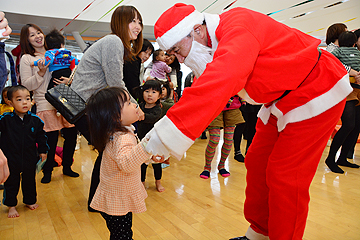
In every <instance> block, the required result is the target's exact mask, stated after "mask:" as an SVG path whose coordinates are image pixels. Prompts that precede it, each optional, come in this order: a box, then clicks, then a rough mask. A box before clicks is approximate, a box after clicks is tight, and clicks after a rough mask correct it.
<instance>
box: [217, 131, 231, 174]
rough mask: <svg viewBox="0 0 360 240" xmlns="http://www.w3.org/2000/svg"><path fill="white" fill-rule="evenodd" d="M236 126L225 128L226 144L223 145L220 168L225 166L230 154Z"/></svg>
mask: <svg viewBox="0 0 360 240" xmlns="http://www.w3.org/2000/svg"><path fill="white" fill-rule="evenodd" d="M234 130H235V126H227V127H225V128H224V144H223V145H222V147H221V158H220V163H219V165H218V169H222V168H224V165H225V161H226V159H227V157H228V156H229V153H230V150H231V147H232V144H233V137H234Z"/></svg>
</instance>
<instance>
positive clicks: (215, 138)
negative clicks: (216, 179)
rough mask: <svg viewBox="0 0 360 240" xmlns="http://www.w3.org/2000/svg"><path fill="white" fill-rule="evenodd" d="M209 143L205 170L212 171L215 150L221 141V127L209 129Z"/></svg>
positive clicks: (206, 151)
mask: <svg viewBox="0 0 360 240" xmlns="http://www.w3.org/2000/svg"><path fill="white" fill-rule="evenodd" d="M208 130H209V136H210V139H209V142H208V145H207V146H206V150H205V167H204V169H205V170H208V171H209V172H210V171H211V161H212V160H213V158H214V155H215V150H216V147H217V145H218V144H219V140H220V128H219V127H209V128H208Z"/></svg>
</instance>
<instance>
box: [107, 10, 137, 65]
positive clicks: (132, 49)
mask: <svg viewBox="0 0 360 240" xmlns="http://www.w3.org/2000/svg"><path fill="white" fill-rule="evenodd" d="M135 17H137V18H138V19H139V20H140V22H141V23H140V24H141V31H140V33H139V34H138V36H137V38H136V39H135V40H130V36H129V23H131V22H132V21H133V19H134V18H135ZM110 28H111V33H112V34H115V35H117V36H118V37H119V38H120V39H121V41H122V43H123V45H124V49H125V53H124V60H125V61H131V60H132V59H134V57H136V56H137V55H138V54H139V52H140V51H141V48H142V45H143V35H142V32H143V31H142V30H143V28H144V26H143V21H142V18H141V15H140V13H139V11H138V10H137V9H136V8H135V7H133V6H126V5H124V6H120V7H117V8H116V9H115V11H114V12H113V14H112V17H111V22H110Z"/></svg>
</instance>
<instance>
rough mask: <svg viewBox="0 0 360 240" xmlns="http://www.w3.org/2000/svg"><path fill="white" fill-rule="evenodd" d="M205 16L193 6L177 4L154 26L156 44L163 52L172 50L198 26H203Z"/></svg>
mask: <svg viewBox="0 0 360 240" xmlns="http://www.w3.org/2000/svg"><path fill="white" fill-rule="evenodd" d="M203 21H204V15H203V14H202V13H200V12H199V11H197V10H195V7H194V6H192V5H186V4H184V3H176V4H175V5H174V6H172V7H171V8H169V9H168V10H166V11H165V12H164V13H163V14H162V15H161V16H160V18H159V19H158V20H157V21H156V23H155V25H154V34H155V38H156V42H157V43H158V44H159V46H160V48H161V49H163V50H167V49H170V48H171V47H172V46H174V44H175V43H177V42H179V41H180V40H182V39H183V38H184V37H186V36H187V35H188V34H189V33H190V32H191V30H192V29H193V27H194V26H195V25H196V24H202V23H203Z"/></svg>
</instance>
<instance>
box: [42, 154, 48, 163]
mask: <svg viewBox="0 0 360 240" xmlns="http://www.w3.org/2000/svg"><path fill="white" fill-rule="evenodd" d="M40 158H41V162H44V161H45V160H46V158H47V153H40Z"/></svg>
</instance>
